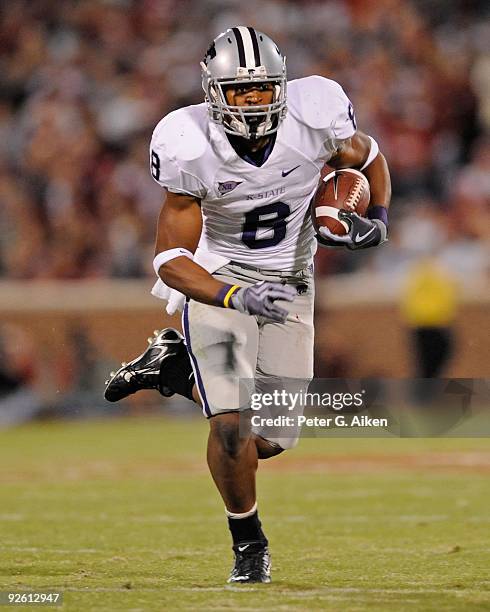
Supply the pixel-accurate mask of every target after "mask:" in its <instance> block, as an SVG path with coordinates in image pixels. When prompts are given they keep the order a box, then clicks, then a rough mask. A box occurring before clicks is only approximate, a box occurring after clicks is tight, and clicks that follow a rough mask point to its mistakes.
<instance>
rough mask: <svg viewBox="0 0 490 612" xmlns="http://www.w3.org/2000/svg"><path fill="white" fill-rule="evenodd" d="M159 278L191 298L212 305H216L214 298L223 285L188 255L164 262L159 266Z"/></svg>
mask: <svg viewBox="0 0 490 612" xmlns="http://www.w3.org/2000/svg"><path fill="white" fill-rule="evenodd" d="M160 278H161V279H162V280H163V282H164V283H165V284H166V285H168V286H169V287H172V288H173V289H177V291H180V292H181V293H183V294H184V295H187V296H188V297H190V298H192V299H193V300H197V301H198V302H203V303H204V304H211V305H214V306H216V305H218V303H217V299H216V298H217V296H218V294H219V292H220V290H221V289H223V287H224V286H225V284H224V283H222V282H220V281H218V280H216V279H215V278H214V277H213V276H211V274H209V272H207V271H206V270H205V269H204V268H203V267H201V266H200V265H199V264H196V263H194V262H193V261H191V260H190V259H189V258H188V257H177V258H176V259H172V261H169V262H168V263H166V264H165V265H164V266H162V267H161V268H160Z"/></svg>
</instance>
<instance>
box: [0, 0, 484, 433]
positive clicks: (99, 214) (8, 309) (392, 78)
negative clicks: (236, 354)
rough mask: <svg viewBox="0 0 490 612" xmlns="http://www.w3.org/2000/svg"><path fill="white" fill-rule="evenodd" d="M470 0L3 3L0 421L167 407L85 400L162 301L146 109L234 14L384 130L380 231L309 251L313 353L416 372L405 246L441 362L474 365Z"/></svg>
mask: <svg viewBox="0 0 490 612" xmlns="http://www.w3.org/2000/svg"><path fill="white" fill-rule="evenodd" d="M485 5H486V3H484V2H477V1H475V2H471V1H456V0H453V1H450V2H447V1H443V0H429V1H422V0H420V1H415V0H414V1H406V0H380V1H377V2H363V1H360V0H344V1H340V0H337V1H335V0H334V1H329V2H315V1H305V2H281V1H267V2H263V1H255V0H251V1H249V2H246V3H243V2H235V1H232V0H230V1H228V2H218V1H215V0H200V1H190V0H180V1H172V0H161V1H157V0H142V1H139V2H136V1H130V0H126V1H125V0H119V1H117V0H113V1H95V0H86V1H83V2H71V1H69V0H64V1H62V2H56V3H55V2H51V1H48V0H46V1H44V0H35V1H19V0H10V1H9V2H8V3H5V4H4V5H3V10H2V14H1V17H0V49H1V54H0V228H1V233H0V351H1V354H2V359H1V361H0V368H1V376H2V378H1V383H2V387H1V388H2V393H3V397H4V398H6V400H5V401H4V402H3V405H4V406H5V407H4V410H3V416H2V415H1V414H0V423H1V422H2V421H3V422H4V423H5V424H8V423H11V422H16V421H21V420H24V419H27V418H30V416H33V415H34V414H44V415H46V414H48V415H53V414H54V415H56V414H59V415H67V414H69V415H76V414H80V415H82V414H89V413H92V412H94V413H105V412H109V413H111V414H112V413H113V412H114V411H117V410H123V411H128V410H129V411H135V412H138V411H139V410H148V409H149V408H148V406H147V404H148V402H150V404H153V405H154V407H156V406H158V407H161V406H164V402H163V401H160V398H158V397H156V396H155V397H153V396H151V395H150V396H148V395H146V396H144V395H143V396H141V397H140V399H138V398H136V399H135V400H133V401H131V402H130V403H129V404H126V405H125V406H124V407H122V408H119V407H114V406H109V405H107V404H105V403H104V401H103V400H102V391H103V381H104V378H105V377H106V375H107V373H108V372H109V370H110V369H111V368H112V367H114V365H116V363H117V362H119V361H121V360H123V359H127V358H129V357H132V356H135V355H136V354H138V353H139V352H140V351H141V349H142V348H143V346H144V344H145V342H146V337H147V335H150V334H151V333H152V331H153V329H155V328H158V327H162V326H164V325H166V324H168V323H169V322H170V321H169V320H168V317H166V316H165V314H164V312H163V303H160V302H159V301H157V300H156V299H154V298H151V297H150V296H149V289H150V287H151V285H152V283H153V271H152V267H151V262H152V249H153V238H154V232H155V225H156V216H157V213H158V210H159V208H160V205H161V200H162V192H161V190H160V188H159V187H158V186H157V185H156V184H155V183H153V182H152V179H151V177H150V174H149V171H148V161H147V150H148V142H149V137H150V134H151V131H152V128H153V127H154V125H155V124H156V123H157V122H158V121H159V119H160V118H161V117H162V116H163V115H165V114H166V113H168V112H169V111H171V110H173V109H175V108H177V107H180V106H182V105H187V104H192V103H199V102H201V101H202V97H203V92H202V90H201V87H200V73H199V61H200V59H201V58H202V56H203V53H204V50H205V49H206V48H207V45H208V43H209V41H210V40H211V39H212V38H213V37H214V36H215V35H216V34H217V33H219V32H220V31H222V30H223V29H225V28H226V27H228V26H230V25H233V24H237V23H244V24H248V25H252V26H254V27H256V28H258V29H261V30H263V31H265V32H267V33H268V34H269V35H271V36H272V37H273V38H274V40H277V42H278V44H279V45H280V47H281V48H282V50H283V52H285V53H286V55H287V61H288V71H289V78H291V79H292V78H295V77H300V76H303V75H308V74H313V73H316V74H321V75H324V76H328V77H332V78H334V79H336V80H338V81H339V82H340V83H341V84H342V85H343V87H344V89H345V90H346V92H347V94H348V95H349V97H350V98H351V100H352V101H353V104H354V107H355V109H356V113H357V121H358V125H359V127H360V128H361V129H363V130H365V131H367V132H368V133H370V134H372V135H373V136H374V137H375V138H377V140H378V141H379V142H380V143H381V147H382V150H383V152H384V153H385V155H386V157H387V159H388V160H389V164H390V168H391V172H392V178H393V203H392V209H391V210H392V212H391V215H390V219H391V233H390V242H389V244H388V245H387V246H385V247H383V248H382V249H379V250H373V251H372V252H365V253H364V252H363V253H360V254H359V253H356V254H349V253H337V252H335V253H331V252H326V251H320V252H319V253H318V255H317V258H316V270H317V278H318V284H317V292H318V299H317V325H316V338H317V339H316V350H317V359H316V367H317V374H318V375H321V376H333V377H335V376H350V377H358V376H385V377H399V376H402V377H406V376H410V375H414V374H416V373H417V370H416V363H415V359H414V345H413V338H412V336H413V329H414V328H417V327H418V325H419V321H418V319H417V317H419V318H420V316H421V317H422V319H423V318H424V314H423V313H422V315H420V313H419V312H418V310H417V308H418V306H417V304H415V306H414V304H413V300H412V298H413V299H415V300H416V295H415V294H416V289H413V288H412V290H411V289H410V287H411V286H412V285H410V283H411V281H413V280H414V278H418V277H417V274H418V273H419V272H420V269H421V268H420V265H422V266H423V270H429V271H430V274H428V277H427V278H424V279H422V280H421V282H422V283H424V282H425V283H428V284H429V285H428V286H429V287H432V289H431V291H432V293H434V294H435V295H436V296H437V295H439V293H440V292H439V293H438V291H439V290H438V289H437V287H441V286H442V287H443V290H444V292H446V293H447V295H446V297H445V298H444V297H442V298H441V302H442V303H439V304H438V314H436V315H435V319H436V320H435V324H436V326H437V325H440V326H443V327H445V328H447V329H449V330H450V332H451V333H452V334H453V338H454V350H452V351H451V354H450V356H449V360H448V361H447V363H446V364H444V367H443V368H442V369H441V372H440V373H441V374H446V375H448V376H459V377H482V376H484V375H487V374H488V354H489V345H488V338H487V336H488V334H485V333H483V330H485V329H486V330H488V328H489V322H490V321H489V315H488V303H489V293H488V278H489V268H488V254H489V232H490V222H489V221H490V218H489V199H490V184H489V170H490V140H489V134H488V128H489V125H490V59H489V46H488V44H489V43H488V41H489V40H490V25H489V22H488V21H487V20H485V18H484V10H485ZM441 283H442V285H441ZM424 286H427V285H424ZM411 291H412V293H410V292H411ZM421 308H422V310H423V308H424V305H422V306H421ZM414 309H415V311H417V312H415V314H414ZM438 318H439V320H438ZM174 321H175V320H174ZM422 326H423V323H422ZM352 337H355V338H356V342H355V343H353V342H351V340H350V338H352Z"/></svg>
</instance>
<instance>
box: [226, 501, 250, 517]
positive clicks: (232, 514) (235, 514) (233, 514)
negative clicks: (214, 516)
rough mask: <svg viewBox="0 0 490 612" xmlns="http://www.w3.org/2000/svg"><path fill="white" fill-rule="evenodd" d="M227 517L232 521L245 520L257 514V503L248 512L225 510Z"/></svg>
mask: <svg viewBox="0 0 490 612" xmlns="http://www.w3.org/2000/svg"><path fill="white" fill-rule="evenodd" d="M225 512H226V516H227V517H228V518H231V519H244V518H247V517H248V516H252V514H254V512H257V502H255V504H254V505H253V506H252V507H251V508H250V510H249V511H248V512H230V511H229V510H227V509H226V508H225Z"/></svg>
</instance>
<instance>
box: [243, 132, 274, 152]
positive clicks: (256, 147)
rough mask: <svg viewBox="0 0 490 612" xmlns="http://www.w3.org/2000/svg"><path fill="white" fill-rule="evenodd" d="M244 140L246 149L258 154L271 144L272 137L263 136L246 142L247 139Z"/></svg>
mask: <svg viewBox="0 0 490 612" xmlns="http://www.w3.org/2000/svg"><path fill="white" fill-rule="evenodd" d="M243 140H244V143H243V147H244V149H248V150H249V151H250V152H251V153H256V152H257V151H260V149H263V148H264V147H266V146H267V145H268V144H269V142H270V140H271V137H270V136H262V137H261V138H257V139H256V140H246V139H245V138H244V139H243Z"/></svg>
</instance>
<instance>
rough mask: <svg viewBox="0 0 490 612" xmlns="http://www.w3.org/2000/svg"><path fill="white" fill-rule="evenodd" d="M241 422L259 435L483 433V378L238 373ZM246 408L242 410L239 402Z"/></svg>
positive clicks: (487, 416)
mask: <svg viewBox="0 0 490 612" xmlns="http://www.w3.org/2000/svg"><path fill="white" fill-rule="evenodd" d="M239 387H240V398H239V401H240V406H243V408H242V412H241V415H242V419H241V427H242V426H243V429H241V431H242V432H243V435H248V434H247V431H250V427H251V428H252V430H253V431H254V433H257V434H258V435H260V436H262V437H264V438H267V439H276V438H288V437H289V438H297V437H298V436H299V435H301V436H302V437H322V436H324V437H328V436H334V437H335V436H338V437H353V436H354V437H391V436H398V437H433V436H446V437H449V436H450V437H487V436H490V384H489V381H488V380H484V379H325V378H324V379H318V378H317V379H314V380H312V381H305V380H301V379H293V378H284V379H279V378H273V377H265V378H262V379H261V378H257V379H254V380H253V379H240V385H239ZM247 408H248V410H247Z"/></svg>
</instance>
